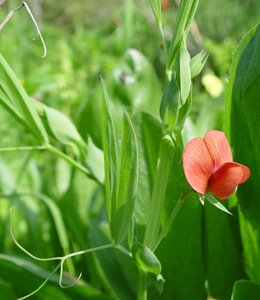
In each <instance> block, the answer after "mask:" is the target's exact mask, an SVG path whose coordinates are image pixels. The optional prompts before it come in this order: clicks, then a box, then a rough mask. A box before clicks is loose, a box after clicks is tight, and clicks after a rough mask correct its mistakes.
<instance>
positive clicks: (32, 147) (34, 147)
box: [0, 145, 47, 152]
mask: <svg viewBox="0 0 260 300" xmlns="http://www.w3.org/2000/svg"><path fill="white" fill-rule="evenodd" d="M46 149H47V147H46V146H45V145H40V146H22V147H7V148H0V152H11V151H33V150H46Z"/></svg>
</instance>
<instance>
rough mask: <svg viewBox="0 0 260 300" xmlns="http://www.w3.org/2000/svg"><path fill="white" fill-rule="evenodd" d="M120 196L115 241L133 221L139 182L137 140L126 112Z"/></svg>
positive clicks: (117, 204)
mask: <svg viewBox="0 0 260 300" xmlns="http://www.w3.org/2000/svg"><path fill="white" fill-rule="evenodd" d="M119 174H120V175H119V186H118V196H117V200H116V206H115V241H116V243H118V244H119V243H120V242H122V241H123V239H124V238H125V236H126V233H127V232H128V229H129V226H130V224H131V222H132V217H133V211H134V204H135V199H136V195H137V183H138V152H137V140H136V136H135V132H134V128H133V126H132V123H131V120H130V118H129V116H128V114H127V113H126V112H124V120H123V139H122V144H121V153H120V171H119Z"/></svg>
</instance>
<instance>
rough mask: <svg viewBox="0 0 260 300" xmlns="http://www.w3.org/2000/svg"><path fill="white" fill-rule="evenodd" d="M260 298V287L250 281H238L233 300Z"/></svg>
mask: <svg viewBox="0 0 260 300" xmlns="http://www.w3.org/2000/svg"><path fill="white" fill-rule="evenodd" d="M259 297H260V286H259V285H257V284H255V283H253V282H252V281H249V280H240V281H237V282H236V283H235V285H234V290H233V294H232V298H231V300H243V299H249V300H250V299H252V300H253V299H256V298H259Z"/></svg>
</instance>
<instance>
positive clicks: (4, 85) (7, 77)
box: [0, 54, 48, 143]
mask: <svg viewBox="0 0 260 300" xmlns="http://www.w3.org/2000/svg"><path fill="white" fill-rule="evenodd" d="M0 91H1V93H0V104H2V105H3V106H4V108H7V109H8V111H9V112H11V114H12V115H13V116H14V117H15V118H16V119H17V120H19V121H20V123H22V125H24V124H26V127H27V129H29V130H30V131H31V132H32V133H33V134H34V135H35V137H37V138H38V139H39V140H40V141H42V142H43V143H47V142H48V136H47V133H46V131H45V129H44V126H43V124H42V122H41V119H40V117H39V116H38V114H37V112H36V110H35V108H34V106H33V105H31V101H29V99H28V95H27V94H26V92H25V90H24V88H23V87H22V85H21V83H20V82H19V80H18V79H17V77H16V75H15V73H14V71H13V70H12V69H11V67H10V66H9V65H8V63H7V62H6V60H5V59H4V57H3V56H2V55H1V54H0ZM4 95H5V96H4ZM1 96H2V97H1ZM8 102H10V104H9V103H8Z"/></svg>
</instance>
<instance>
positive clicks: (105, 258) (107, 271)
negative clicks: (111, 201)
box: [89, 221, 136, 300]
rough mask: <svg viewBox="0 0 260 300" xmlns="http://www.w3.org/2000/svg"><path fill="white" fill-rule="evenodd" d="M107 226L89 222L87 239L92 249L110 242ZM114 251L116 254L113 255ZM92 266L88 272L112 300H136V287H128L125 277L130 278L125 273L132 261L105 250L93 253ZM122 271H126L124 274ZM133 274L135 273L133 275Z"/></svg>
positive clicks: (111, 250)
mask: <svg viewBox="0 0 260 300" xmlns="http://www.w3.org/2000/svg"><path fill="white" fill-rule="evenodd" d="M106 225H107V224H104V223H103V224H99V225H98V224H96V222H94V221H91V222H90V226H89V238H90V242H91V246H92V247H98V246H102V245H105V244H108V243H110V242H111V241H110V240H109V238H108V237H107V231H108V227H107V226H106ZM115 251H116V253H115ZM117 254H120V255H121V256H123V257H124V260H123V265H121V263H122V261H120V263H119V260H118V256H117ZM93 258H94V266H95V268H93V269H92V270H90V272H92V273H93V274H92V275H93V278H96V280H97V282H98V284H100V281H101V282H102V286H104V287H105V288H106V290H108V291H109V293H110V295H112V297H113V299H126V300H131V299H136V297H135V293H134V291H135V290H136V286H130V285H129V283H128V280H127V278H126V276H132V275H133V274H132V269H130V270H131V272H127V270H128V268H129V267H130V266H133V264H134V263H133V260H132V259H131V258H129V257H126V256H125V255H123V254H121V253H118V250H115V249H106V250H104V251H103V250H102V251H99V252H96V253H93ZM123 270H126V272H124V271H123ZM134 274H135V273H134Z"/></svg>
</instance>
